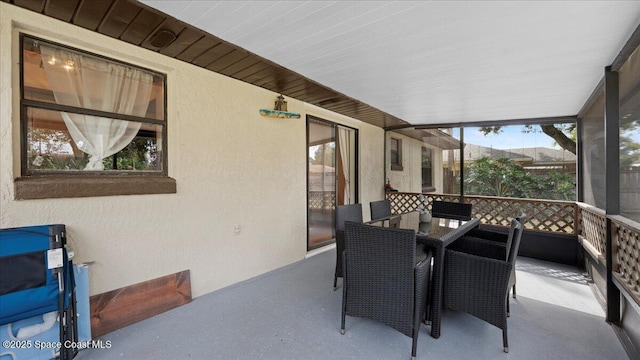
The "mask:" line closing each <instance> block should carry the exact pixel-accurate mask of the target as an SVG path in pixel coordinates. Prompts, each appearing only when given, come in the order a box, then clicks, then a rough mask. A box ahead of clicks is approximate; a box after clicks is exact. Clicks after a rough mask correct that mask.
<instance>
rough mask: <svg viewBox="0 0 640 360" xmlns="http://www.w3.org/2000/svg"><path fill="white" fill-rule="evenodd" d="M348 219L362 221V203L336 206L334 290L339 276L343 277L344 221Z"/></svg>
mask: <svg viewBox="0 0 640 360" xmlns="http://www.w3.org/2000/svg"><path fill="white" fill-rule="evenodd" d="M346 221H352V222H358V223H361V222H362V204H351V205H338V207H337V208H336V271H335V275H334V276H333V291H336V290H337V289H338V278H339V277H342V252H343V251H344V223H345V222H346Z"/></svg>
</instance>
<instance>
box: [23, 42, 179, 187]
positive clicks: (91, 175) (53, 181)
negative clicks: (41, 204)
mask: <svg viewBox="0 0 640 360" xmlns="http://www.w3.org/2000/svg"><path fill="white" fill-rule="evenodd" d="M19 36H20V41H19V44H20V45H19V46H20V51H19V54H20V55H19V56H20V65H19V66H20V70H19V71H20V170H21V173H20V175H21V176H20V177H19V178H17V179H15V181H14V198H15V199H16V200H28V199H48V198H72V197H93V196H112V195H140V194H170V193H176V181H175V180H174V179H172V178H170V177H169V176H168V155H167V154H168V146H167V145H168V144H167V138H168V136H167V129H168V118H167V75H166V74H163V73H160V72H158V71H155V70H150V69H146V68H143V67H140V66H136V65H132V64H129V63H126V62H123V61H119V60H116V59H113V58H109V57H106V56H103V55H100V54H95V53H92V52H89V51H86V50H82V49H78V48H74V47H71V46H67V45H64V44H60V43H56V42H54V41H50V40H46V39H41V38H38V37H36V36H32V35H30V34H26V33H20V34H19ZM25 37H27V38H29V39H32V40H35V41H39V42H43V43H48V44H52V45H54V46H58V47H62V48H65V49H68V50H70V51H74V52H78V53H82V54H87V55H89V56H93V57H97V58H101V59H105V60H107V61H110V62H113V63H117V64H121V65H124V66H128V67H132V68H138V69H142V70H145V71H149V72H151V73H153V74H154V76H156V75H157V76H162V78H163V79H162V80H163V86H164V109H163V110H164V114H163V115H164V116H163V118H164V119H163V120H154V119H150V118H140V117H137V116H130V115H122V114H112V115H116V116H111V117H114V118H116V119H124V120H133V121H138V122H143V123H150V124H157V125H160V126H162V138H161V141H162V149H163V150H162V170H161V171H140V172H135V173H132V172H125V171H113V170H110V171H108V172H107V171H86V172H84V171H73V172H67V171H55V170H53V171H47V172H46V173H45V172H34V171H30V170H29V169H28V167H27V161H28V157H27V147H28V144H27V131H28V129H27V121H26V117H27V109H28V108H40V109H47V110H55V111H64V110H74V111H75V112H78V110H80V112H81V113H87V114H95V115H99V116H104V115H108V114H111V113H104V112H102V111H95V110H91V109H85V108H82V109H76V108H74V107H70V106H66V105H60V104H53V103H48V102H40V101H37V100H30V99H25V98H24V96H25V91H24V76H25V73H24V66H23V64H24V59H23V48H24V41H25Z"/></svg>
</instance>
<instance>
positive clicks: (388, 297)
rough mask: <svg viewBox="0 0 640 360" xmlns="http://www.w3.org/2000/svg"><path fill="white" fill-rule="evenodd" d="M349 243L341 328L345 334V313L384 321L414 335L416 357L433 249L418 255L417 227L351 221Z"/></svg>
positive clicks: (345, 258)
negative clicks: (394, 226)
mask: <svg viewBox="0 0 640 360" xmlns="http://www.w3.org/2000/svg"><path fill="white" fill-rule="evenodd" d="M345 241H346V249H345V252H344V262H345V265H344V271H345V272H344V275H345V277H344V286H343V293H342V323H341V327H340V332H341V333H342V334H344V331H345V317H346V315H349V316H357V317H366V318H369V319H373V320H376V321H379V322H382V323H383V324H386V325H388V326H391V327H392V328H394V329H396V330H398V331H400V332H401V333H403V334H405V335H407V336H409V337H411V338H412V339H413V343H412V348H411V357H412V358H415V356H416V348H417V341H418V332H419V329H420V322H421V321H422V319H424V312H425V309H426V305H427V298H428V293H427V291H428V290H427V289H428V288H429V284H428V282H429V274H430V271H431V252H427V253H423V254H418V256H417V257H416V252H417V250H416V235H415V231H414V230H406V229H390V228H384V227H378V226H371V225H364V224H357V223H350V222H348V223H347V224H346V227H345ZM418 249H423V248H422V247H418Z"/></svg>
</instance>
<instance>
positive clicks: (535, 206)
mask: <svg viewBox="0 0 640 360" xmlns="http://www.w3.org/2000/svg"><path fill="white" fill-rule="evenodd" d="M421 195H422V196H423V197H424V201H421V200H420V196H421ZM387 198H388V199H389V200H391V210H392V212H393V213H394V214H400V213H403V212H407V211H413V210H415V209H417V208H418V206H419V205H420V204H421V203H423V207H425V208H427V209H429V210H431V203H432V202H433V200H444V201H452V202H459V201H460V196H459V195H450V194H419V193H402V192H397V193H396V192H389V193H387ZM465 202H467V203H470V204H473V212H472V216H474V217H477V218H479V219H480V222H481V223H482V224H489V225H500V226H509V221H510V219H512V218H513V217H515V216H517V215H520V214H522V213H524V214H527V222H526V223H525V228H527V229H529V230H536V231H546V232H559V233H564V234H576V229H577V227H576V220H575V219H576V208H577V207H576V204H575V203H574V202H570V201H555V200H531V199H517V198H500V197H488V196H465Z"/></svg>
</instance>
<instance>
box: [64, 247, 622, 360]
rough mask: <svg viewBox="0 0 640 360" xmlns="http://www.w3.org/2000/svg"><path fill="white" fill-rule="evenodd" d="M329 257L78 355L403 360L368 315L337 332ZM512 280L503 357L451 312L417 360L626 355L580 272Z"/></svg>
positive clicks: (497, 344)
mask: <svg viewBox="0 0 640 360" xmlns="http://www.w3.org/2000/svg"><path fill="white" fill-rule="evenodd" d="M334 262H335V249H334V250H330V251H327V252H324V253H320V254H318V255H315V256H313V257H310V258H308V259H306V260H303V261H300V262H298V263H295V264H293V265H290V266H287V267H284V268H281V269H278V270H276V271H273V272H270V273H267V274H264V275H262V276H259V277H257V278H254V279H250V280H248V281H245V282H242V283H240V284H236V285H233V286H230V287H227V288H224V289H221V290H219V291H216V292H213V293H210V294H207V295H204V296H201V297H198V298H196V299H194V300H193V302H192V303H190V304H187V305H185V306H182V307H180V308H177V309H174V310H171V311H169V312H166V313H163V314H160V315H158V316H155V317H153V318H150V319H147V320H145V321H142V322H139V323H136V324H133V325H131V326H128V327H126V328H123V329H120V330H117V331H114V332H112V333H109V334H106V335H104V336H102V337H100V339H102V340H110V341H111V348H110V349H87V350H82V351H80V353H79V354H78V356H77V358H76V359H80V360H87V359H385V360H386V359H409V358H410V355H411V339H410V338H408V337H406V336H404V335H403V334H401V333H399V332H398V331H396V330H394V329H392V328H390V327H387V326H384V325H382V324H379V323H376V322H374V321H371V320H368V319H361V318H354V317H347V322H346V334H345V335H340V331H339V328H340V312H341V300H342V292H341V289H339V290H338V291H336V292H334V291H332V284H333V269H334ZM517 279H518V284H517V291H518V298H517V299H515V300H513V299H512V301H511V317H510V318H509V322H508V325H509V345H510V352H509V353H508V354H505V353H504V352H503V351H502V332H501V330H500V329H498V328H496V327H494V326H492V325H489V324H487V323H485V322H483V321H481V320H478V319H476V318H474V317H472V316H470V315H467V314H464V313H459V312H454V311H452V310H448V311H445V313H444V316H443V323H442V336H441V337H440V339H437V340H436V339H433V338H432V337H431V336H429V327H428V326H426V325H423V326H422V327H421V328H420V337H419V340H418V342H419V344H418V352H417V357H418V359H474V360H478V359H492V360H493V359H505V360H506V359H518V360H520V359H525V360H526V359H532V360H534V359H535V360H540V359H581V360H584V359H589V360H591V359H607V360H612V359H628V356H627V355H626V353H625V351H624V349H623V348H622V345H621V344H620V342H619V341H618V339H617V337H616V335H615V333H614V331H613V329H612V328H611V327H610V326H609V325H608V324H607V323H605V322H604V312H603V310H602V307H601V306H600V304H599V303H598V301H597V300H596V298H595V296H594V295H593V293H592V291H591V289H590V287H589V283H588V281H587V279H586V278H584V277H583V276H582V274H581V273H580V271H579V270H578V269H576V268H572V267H568V266H564V265H559V264H554V263H547V262H543V261H538V260H534V259H528V258H519V259H518V269H517Z"/></svg>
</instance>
